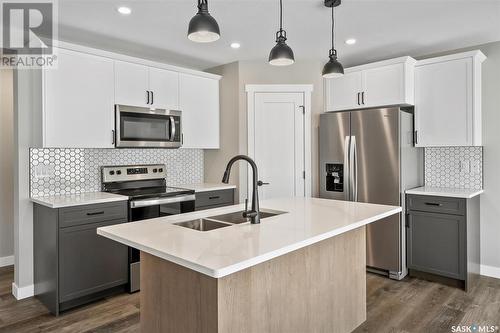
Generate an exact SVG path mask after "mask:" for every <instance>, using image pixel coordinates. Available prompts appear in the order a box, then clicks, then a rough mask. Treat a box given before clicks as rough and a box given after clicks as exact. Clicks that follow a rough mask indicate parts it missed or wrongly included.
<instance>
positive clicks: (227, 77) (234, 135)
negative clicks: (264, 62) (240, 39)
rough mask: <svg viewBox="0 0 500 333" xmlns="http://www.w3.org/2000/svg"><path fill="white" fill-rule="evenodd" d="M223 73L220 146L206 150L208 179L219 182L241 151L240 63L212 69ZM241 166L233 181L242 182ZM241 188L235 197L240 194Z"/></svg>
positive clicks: (233, 174)
mask: <svg viewBox="0 0 500 333" xmlns="http://www.w3.org/2000/svg"><path fill="white" fill-rule="evenodd" d="M210 72H212V73H214V74H219V75H222V79H221V80H220V81H219V85H220V118H219V119H220V120H219V121H220V149H211V150H205V177H204V178H205V181H207V182H215V183H219V182H220V181H221V179H222V174H223V173H224V169H225V168H226V164H227V162H228V161H229V160H230V159H231V157H233V156H235V155H238V152H239V140H238V137H239V127H238V126H239V125H238V123H239V111H238V107H239V94H238V91H239V63H238V62H233V63H230V64H227V65H223V66H218V67H215V68H212V69H210ZM239 174H240V173H239V169H238V168H234V170H232V171H231V178H230V180H229V182H230V183H231V184H233V185H236V186H239ZM239 195H240V194H239V188H237V190H236V191H235V197H236V198H239Z"/></svg>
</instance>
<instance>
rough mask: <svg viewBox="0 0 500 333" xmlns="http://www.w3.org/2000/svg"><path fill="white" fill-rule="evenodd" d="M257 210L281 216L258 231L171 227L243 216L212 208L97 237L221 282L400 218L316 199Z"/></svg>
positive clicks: (391, 209) (277, 202)
mask: <svg viewBox="0 0 500 333" xmlns="http://www.w3.org/2000/svg"><path fill="white" fill-rule="evenodd" d="M260 207H261V209H263V210H265V209H268V210H278V211H284V212H287V213H285V214H281V215H276V216H273V217H269V218H265V219H262V220H261V223H260V225H252V224H250V223H244V224H236V225H231V226H228V227H224V228H220V229H215V230H211V231H204V232H202V231H197V230H192V229H188V228H184V227H181V226H177V225H174V224H173V223H176V222H182V221H189V220H193V219H197V218H202V217H210V216H215V215H220V214H226V213H231V212H236V211H241V210H242V209H243V205H234V206H228V207H222V208H214V209H209V210H204V211H199V212H193V213H186V214H181V215H173V216H167V217H161V218H155V219H151V220H144V221H138V222H130V223H125V224H118V225H114V226H108V227H102V228H98V229H97V233H98V234H99V235H102V236H105V237H108V238H110V239H113V240H115V241H117V242H120V243H123V244H126V245H128V246H131V247H134V248H137V249H139V250H141V251H144V252H147V253H149V254H152V255H154V256H157V257H160V258H163V259H165V260H168V261H171V262H174V263H176V264H179V265H182V266H184V267H187V268H190V269H193V270H195V271H198V272H200V273H203V274H206V275H209V276H211V277H214V278H220V277H223V276H226V275H229V274H232V273H234V272H237V271H240V270H243V269H245V268H248V267H251V266H254V265H257V264H259V263H262V262H264V261H267V260H270V259H272V258H275V257H279V256H281V255H284V254H286V253H289V252H291V251H294V250H297V249H300V248H303V247H306V246H308V245H311V244H314V243H317V242H320V241H322V240H324V239H328V238H331V237H334V236H336V235H340V234H342V233H345V232H348V231H351V230H353V229H356V228H359V227H361V226H364V225H366V224H369V223H372V222H374V221H377V220H379V219H382V218H384V217H387V216H390V215H393V214H397V213H398V212H401V207H396V206H385V205H374V204H366V203H357V202H350V201H337V200H328V199H317V198H286V199H271V200H265V201H262V202H261V203H260Z"/></svg>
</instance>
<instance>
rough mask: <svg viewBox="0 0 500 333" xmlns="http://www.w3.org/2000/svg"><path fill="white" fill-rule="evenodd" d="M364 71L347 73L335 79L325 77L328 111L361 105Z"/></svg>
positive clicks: (355, 107)
mask: <svg viewBox="0 0 500 333" xmlns="http://www.w3.org/2000/svg"><path fill="white" fill-rule="evenodd" d="M362 87H363V85H362V72H360V71H359V72H351V73H346V74H344V75H343V76H341V77H339V78H335V79H325V97H326V111H340V110H350V109H357V108H360V107H361V100H360V93H361V91H362Z"/></svg>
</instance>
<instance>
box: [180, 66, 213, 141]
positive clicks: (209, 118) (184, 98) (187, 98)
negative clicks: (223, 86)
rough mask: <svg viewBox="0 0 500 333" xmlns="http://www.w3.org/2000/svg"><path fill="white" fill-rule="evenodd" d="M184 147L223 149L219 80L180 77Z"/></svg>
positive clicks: (192, 76)
mask: <svg viewBox="0 0 500 333" xmlns="http://www.w3.org/2000/svg"><path fill="white" fill-rule="evenodd" d="M179 96H180V97H179V103H180V109H181V111H182V128H183V130H182V132H183V134H184V143H183V147H184V148H209V149H210V148H219V81H218V80H215V79H209V78H204V77H198V76H194V75H189V74H180V77H179Z"/></svg>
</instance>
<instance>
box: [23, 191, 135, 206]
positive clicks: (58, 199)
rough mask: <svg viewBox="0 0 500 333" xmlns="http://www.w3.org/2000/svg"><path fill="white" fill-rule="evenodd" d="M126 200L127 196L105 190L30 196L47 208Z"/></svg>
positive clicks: (32, 199)
mask: <svg viewBox="0 0 500 333" xmlns="http://www.w3.org/2000/svg"><path fill="white" fill-rule="evenodd" d="M126 200H128V197H127V196H124V195H118V194H113V193H106V192H88V193H80V194H67V195H52V196H47V197H31V201H33V202H36V203H37V204H40V205H43V206H47V207H49V208H63V207H72V206H81V205H91V204H100V203H106V202H115V201H126Z"/></svg>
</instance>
